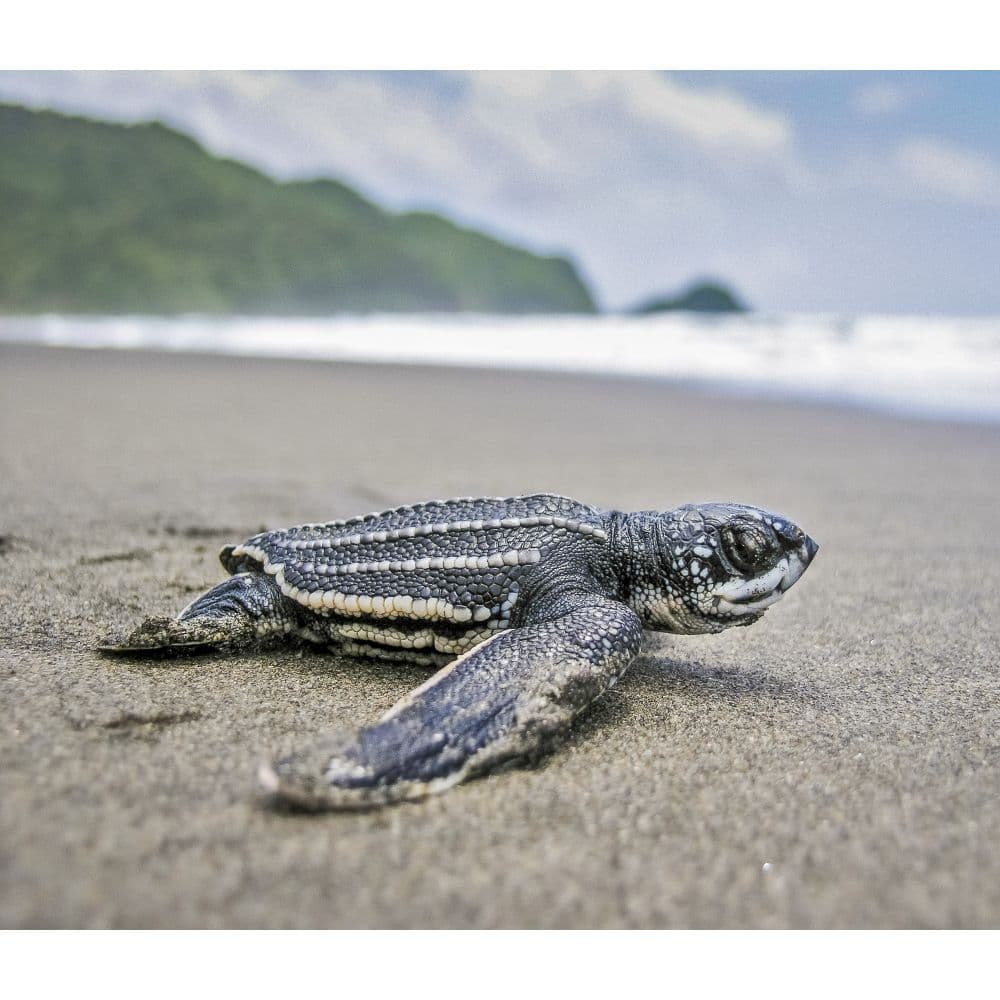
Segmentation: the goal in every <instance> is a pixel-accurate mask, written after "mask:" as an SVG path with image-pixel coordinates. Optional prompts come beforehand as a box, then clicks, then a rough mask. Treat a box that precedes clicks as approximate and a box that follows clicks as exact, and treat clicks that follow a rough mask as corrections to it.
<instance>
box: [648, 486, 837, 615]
mask: <svg viewBox="0 0 1000 1000" xmlns="http://www.w3.org/2000/svg"><path fill="white" fill-rule="evenodd" d="M644 534H645V535H646V537H647V539H648V544H647V545H646V546H644V548H645V549H646V551H647V553H649V554H648V556H647V559H644V560H643V563H644V565H645V566H646V567H647V571H646V572H644V573H641V574H640V576H641V577H642V578H641V579H639V580H638V581H637V582H638V586H633V588H632V592H633V600H632V603H633V605H634V606H635V607H636V609H637V611H638V612H639V614H640V615H641V617H642V618H643V622H644V624H645V625H646V627H647V628H651V629H656V630H659V631H664V632H680V633H696V632H721V631H722V630H723V629H726V628H729V627H730V626H732V625H752V624H753V623H754V622H755V621H758V620H759V619H760V618H761V617H762V616H763V614H764V612H765V611H766V610H767V609H768V608H769V607H771V605H772V604H775V603H777V602H778V601H780V600H781V598H782V597H783V596H784V595H785V593H786V592H787V591H788V589H789V587H791V586H792V584H793V583H795V581H796V580H798V579H799V577H800V576H802V574H803V573H804V572H805V570H806V567H807V566H808V565H809V563H810V562H812V559H813V557H814V556H815V555H816V552H817V551H818V549H819V546H818V545H817V544H816V543H815V542H814V541H813V540H812V539H811V538H810V537H809V536H808V535H807V534H806V533H805V532H804V531H802V529H801V528H799V527H798V525H796V524H794V523H793V522H792V521H790V520H789V519H788V518H787V517H782V516H781V515H780V514H771V513H769V512H768V511H765V510H760V509H759V508H757V507H747V506H744V505H742V504H735V503H707V504H687V505H685V506H683V507H678V508H677V509H676V510H672V511H670V512H668V513H665V514H659V515H656V516H654V517H653V518H652V519H651V523H649V524H648V533H647V532H644ZM650 549H652V552H649V550H650Z"/></svg>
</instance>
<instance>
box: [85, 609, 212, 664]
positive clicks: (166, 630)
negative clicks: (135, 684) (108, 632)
mask: <svg viewBox="0 0 1000 1000" xmlns="http://www.w3.org/2000/svg"><path fill="white" fill-rule="evenodd" d="M229 641H230V637H229V633H228V632H226V630H225V629H224V628H220V627H219V626H218V624H216V625H215V626H214V627H212V626H211V624H210V623H206V622H204V621H201V622H193V623H189V622H185V621H181V620H180V619H177V618H147V619H146V620H145V621H144V622H143V623H142V624H141V625H140V626H139V627H138V628H136V629H133V631H132V632H130V633H129V635H128V636H127V637H126V638H124V639H122V640H120V641H115V640H114V639H110V638H109V639H105V640H104V642H103V643H102V644H101V645H99V646H98V647H97V649H98V650H99V651H100V652H102V653H116V654H119V655H123V656H157V655H168V654H171V653H177V654H184V653H194V652H197V651H198V650H203V649H206V650H207V649H214V648H216V647H218V646H222V645H225V644H226V643H228V642H229Z"/></svg>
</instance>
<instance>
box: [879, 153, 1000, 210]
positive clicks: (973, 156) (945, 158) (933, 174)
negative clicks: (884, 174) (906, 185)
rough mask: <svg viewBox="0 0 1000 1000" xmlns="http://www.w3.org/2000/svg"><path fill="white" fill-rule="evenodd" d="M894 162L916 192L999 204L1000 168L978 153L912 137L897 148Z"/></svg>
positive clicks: (992, 204)
mask: <svg viewBox="0 0 1000 1000" xmlns="http://www.w3.org/2000/svg"><path fill="white" fill-rule="evenodd" d="M896 164H897V167H898V168H899V170H900V171H901V172H902V174H903V176H904V177H905V178H906V179H907V180H908V181H909V182H910V184H911V185H912V187H913V188H914V189H916V191H917V192H919V193H922V194H925V195H930V196H933V197H938V198H941V197H944V198H948V199H952V200H954V201H959V202H967V203H970V204H979V205H991V206H996V205H1000V167H998V166H997V165H996V164H995V163H994V162H993V161H992V160H991V159H990V158H989V157H987V156H984V155H982V154H981V153H977V152H974V151H972V150H968V149H963V148H961V147H959V146H954V145H951V144H950V143H946V142H942V141H941V140H939V139H930V138H919V139H911V140H909V141H907V142H905V143H903V144H902V145H901V146H900V147H899V149H898V150H897V152H896Z"/></svg>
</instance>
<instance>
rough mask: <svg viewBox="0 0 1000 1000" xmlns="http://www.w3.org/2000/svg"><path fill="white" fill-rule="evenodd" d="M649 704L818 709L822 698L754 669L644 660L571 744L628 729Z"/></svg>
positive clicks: (653, 657)
mask: <svg viewBox="0 0 1000 1000" xmlns="http://www.w3.org/2000/svg"><path fill="white" fill-rule="evenodd" d="M653 699H663V700H664V701H666V700H670V701H673V702H682V701H683V702H689V703H690V702H696V703H697V702H701V703H704V704H706V706H707V705H710V704H711V703H715V702H719V701H727V702H733V701H743V700H748V699H755V700H757V701H770V702H785V703H796V704H798V705H801V706H803V707H806V706H809V707H813V708H815V707H818V706H821V705H822V698H821V694H820V692H819V691H818V690H817V689H816V688H814V687H813V686H812V685H811V684H809V683H806V682H803V681H799V680H791V679H789V678H785V677H781V676H778V675H775V674H769V673H767V672H766V671H763V670H756V669H754V668H753V667H730V666H725V665H722V664H717V663H704V662H702V661H701V660H676V659H672V658H670V657H667V656H662V655H658V654H646V655H643V656H641V657H639V659H638V660H637V661H636V662H635V663H634V664H633V666H632V667H631V668H630V669H629V671H628V673H627V674H626V675H625V676H624V677H623V678H622V681H621V683H620V684H619V685H618V686H617V687H616V688H613V689H612V690H611V691H608V692H607V693H606V694H605V695H604V696H603V697H602V698H600V699H598V701H597V702H596V703H595V704H594V705H593V706H591V708H590V709H589V710H588V711H587V713H586V714H585V715H584V716H583V718H581V719H580V720H579V722H578V723H577V724H576V726H574V731H573V733H572V735H571V737H570V738H571V739H579V740H585V739H588V738H590V737H593V736H596V735H597V734H599V733H602V732H604V731H605V730H606V729H607V730H610V729H611V728H612V727H618V726H627V725H629V724H630V722H634V721H635V719H636V718H637V717H638V716H639V715H640V714H641V712H642V707H641V706H642V705H643V704H648V703H649V702H650V701H651V700H653Z"/></svg>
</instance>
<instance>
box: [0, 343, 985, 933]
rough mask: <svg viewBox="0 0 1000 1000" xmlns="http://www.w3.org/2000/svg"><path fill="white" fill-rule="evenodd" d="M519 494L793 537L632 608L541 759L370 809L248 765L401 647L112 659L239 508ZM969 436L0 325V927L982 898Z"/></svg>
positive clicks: (403, 684) (628, 912) (660, 915)
mask: <svg viewBox="0 0 1000 1000" xmlns="http://www.w3.org/2000/svg"><path fill="white" fill-rule="evenodd" d="M538 490H553V491H557V492H561V493H566V494H569V495H571V496H576V497H579V498H580V499H583V500H586V501H588V502H591V503H597V504H601V505H607V506H615V507H620V508H625V509H643V508H661V509H666V508H669V507H672V506H675V505H676V504H678V503H682V502H686V501H692V500H707V499H737V500H741V501H744V502H749V503H755V504H758V505H760V506H764V507H769V508H772V509H775V510H778V511H781V512H782V513H785V514H787V515H788V516H790V517H792V518H794V519H795V520H796V521H797V522H798V523H800V524H801V525H802V526H803V527H805V528H806V530H808V531H809V532H810V534H812V535H813V537H815V538H816V539H817V541H819V543H820V544H821V546H822V551H821V552H820V555H819V556H818V558H817V560H816V562H815V563H814V565H813V566H812V567H811V568H810V570H809V572H808V573H807V574H806V576H805V577H804V578H803V579H802V581H801V582H800V583H799V584H797V585H796V587H795V588H794V589H793V590H792V591H791V592H790V594H789V596H788V597H787V598H786V599H785V600H784V601H783V602H782V603H781V604H780V605H778V606H777V607H776V608H774V609H772V610H771V611H770V612H769V613H768V615H767V616H766V617H765V619H764V621H762V622H761V623H760V624H758V625H756V626H754V627H753V628H751V629H736V630H732V631H730V632H729V633H725V634H723V635H720V636H709V637H676V638H673V637H662V638H660V639H655V640H653V641H651V642H650V643H649V646H648V651H647V653H646V654H645V655H644V656H643V657H642V659H641V660H639V661H638V662H637V663H636V664H635V665H634V666H633V668H632V670H631V672H630V674H629V675H628V676H627V677H626V679H625V680H623V681H622V683H621V684H620V685H619V686H618V687H617V688H616V689H614V690H613V691H611V692H610V693H609V694H608V695H607V696H606V697H605V698H604V699H603V700H602V701H601V702H600V703H599V704H598V705H597V706H596V707H595V708H594V709H593V710H591V712H590V713H589V714H588V715H587V716H586V718H585V719H584V720H582V721H581V723H580V724H579V725H578V726H577V728H576V730H575V732H574V734H573V736H572V738H571V739H570V740H569V742H568V743H567V744H566V745H565V747H563V748H562V749H561V750H559V751H558V752H557V753H555V754H554V755H552V756H551V757H549V758H547V759H546V760H545V762H544V763H543V764H541V765H540V766H538V767H536V768H534V769H531V770H512V771H509V772H506V773H503V774H500V775H496V776H493V777H489V778H486V779H484V780H480V781H476V782H472V783H470V784H467V785H464V786H461V787H459V788H457V789H456V790H454V791H452V792H450V793H448V794H446V795H444V796H441V797H438V798H434V799H431V800H428V801H427V802H424V803H419V804H411V805H404V806H399V807H396V808H392V809H388V810H384V811H381V812H373V813H367V814H327V815H320V816H308V815H299V814H295V813H290V812H284V811H279V810H275V809H273V808H270V807H269V805H268V803H267V801H266V799H265V798H264V797H263V796H262V795H261V794H260V793H259V792H258V791H257V789H256V784H255V778H254V772H255V769H256V764H257V762H258V761H259V760H260V759H261V758H263V757H265V756H269V755H270V753H271V752H272V751H273V750H274V749H275V748H277V747H282V746H294V745H303V744H304V745H309V744H310V743H312V742H313V740H314V737H315V736H316V735H317V734H319V733H321V732H322V731H324V730H326V729H336V728H341V727H343V726H348V725H351V724H353V723H356V722H359V721H366V720H371V719H373V718H375V717H376V716H377V715H378V714H380V713H381V711H382V710H384V709H385V708H386V707H387V706H388V705H389V704H391V703H392V702H393V701H394V700H395V699H396V698H398V697H399V696H400V695H402V694H403V693H404V692H405V691H407V690H408V689H410V688H411V687H413V686H415V685H416V684H417V683H419V682H420V681H421V680H422V679H423V678H424V677H425V676H426V673H427V672H426V671H425V670H422V669H419V668H416V667H412V668H410V667H399V666H391V665H378V664H368V663H358V662H352V661H348V660H341V659H337V658H334V657H331V656H328V655H322V654H319V653H313V652H303V651H296V650H288V651H278V652H267V653H259V654H254V655H246V656H243V657H240V658H232V657H227V656H221V655H211V656H205V657H200V658H198V659H194V660H187V661H183V660H179V661H173V662H159V663H144V662H138V661H134V662H133V661H122V660H108V659H103V658H101V657H100V656H98V655H97V654H96V653H95V652H94V651H93V646H94V644H95V642H96V641H97V640H98V639H99V638H100V637H101V635H102V634H103V633H104V632H105V630H106V629H108V628H109V627H110V628H122V627H125V626H128V625H130V624H132V623H134V622H136V621H137V620H139V619H140V618H142V617H143V616H144V615H145V614H151V613H157V614H167V613H171V612H175V611H177V610H178V609H179V608H180V607H182V606H183V605H184V604H186V603H187V602H188V601H189V600H190V599H191V597H192V595H194V594H196V593H198V592H200V591H201V590H202V589H204V588H206V587H207V586H209V585H211V584H213V583H215V582H217V581H218V580H220V579H221V578H222V575H223V571H222V569H221V567H220V566H219V564H218V562H217V559H216V555H215V553H216V551H217V550H218V548H219V547H220V546H221V545H222V544H224V543H226V542H231V541H239V540H242V539H243V538H244V537H245V536H247V535H249V534H250V533H253V532H255V531H257V530H259V529H260V528H261V527H262V526H268V527H278V526H282V525H287V524H292V523H297V522H303V521H315V520H326V519H329V518H333V517H340V516H350V515H352V514H357V513H364V512H365V511H368V510H371V509H374V508H384V507H388V506H392V505H395V504H397V503H404V502H412V501H415V500H419V499H427V498H431V497H441V496H452V495H468V494H480V493H481V494H488V495H496V494H511V493H525V492H534V491H538ZM998 496H1000V430H998V429H997V428H995V427H974V426H965V427H963V426H957V425H946V424H933V423H920V422H907V421H904V420H897V419H892V418H889V417H883V416H875V415H872V414H868V413H864V412H860V411H849V410H840V409H836V408H830V407H818V406H817V407H807V406H798V405H793V404H787V403H778V402H759V401H758V402H750V401H745V400H739V399H736V398H731V397H730V398H721V397H714V396H712V395H709V394H705V393H699V392H694V391H685V390H680V389H677V388H670V387H665V386H663V385H658V384H656V383H653V382H643V381H619V380H613V379H599V378H584V377H569V376H565V377H562V376H550V375H537V374H496V373H489V372H482V371H479V372H474V371H460V370H444V369H430V368H427V369H421V368H402V367H398V368H397V367H369V366H360V365H339V364H312V365H310V364H307V363H302V362H292V361H263V360H246V359H237V358H211V357H194V356H169V355H159V354H152V353H148V354H147V353H142V354H140V353H114V352H96V351H95V352H82V351H80V352H77V351H70V350H61V349H59V350H57V349H45V348H32V347H25V346H12V345H0V536H2V541H0V683H2V703H3V706H4V710H3V716H4V723H3V726H2V727H0V753H2V760H3V766H2V768H0V796H2V802H3V808H2V810H0V924H2V925H3V926H6V927H969V926H997V925H1000V846H998V845H1000V841H998V837H997V831H998V830H1000V662H998V661H1000V653H998V651H1000V613H998V605H1000V601H998V597H997V595H998V594H1000V531H998V529H997V517H998V502H997V497H998Z"/></svg>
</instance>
